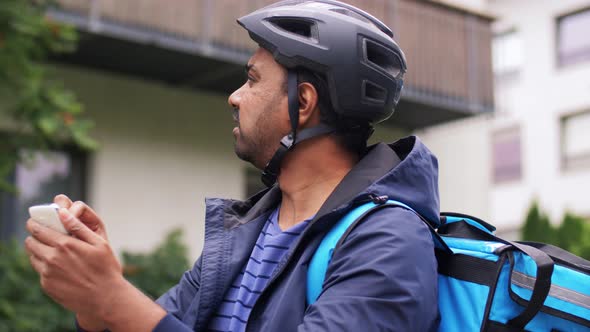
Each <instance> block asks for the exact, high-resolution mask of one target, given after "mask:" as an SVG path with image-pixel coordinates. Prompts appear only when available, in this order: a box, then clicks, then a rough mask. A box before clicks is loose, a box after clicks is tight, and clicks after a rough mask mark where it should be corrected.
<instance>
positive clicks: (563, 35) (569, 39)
mask: <svg viewBox="0 0 590 332" xmlns="http://www.w3.org/2000/svg"><path fill="white" fill-rule="evenodd" d="M589 31H590V8H586V9H583V10H580V11H577V12H575V13H572V14H568V15H564V16H561V17H559V18H558V19H557V61H558V63H559V65H560V66H566V65H571V64H574V63H579V62H583V61H588V60H590V38H588V32H589Z"/></svg>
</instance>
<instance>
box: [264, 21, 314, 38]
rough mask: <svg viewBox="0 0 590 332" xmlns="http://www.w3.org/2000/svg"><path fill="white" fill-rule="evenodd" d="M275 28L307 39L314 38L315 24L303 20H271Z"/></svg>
mask: <svg viewBox="0 0 590 332" xmlns="http://www.w3.org/2000/svg"><path fill="white" fill-rule="evenodd" d="M270 21H271V22H272V23H273V24H274V25H275V26H277V27H279V28H280V29H282V30H285V31H287V32H290V33H293V34H296V35H298V36H301V37H305V38H313V37H314V36H313V35H312V26H313V23H311V22H308V21H303V20H294V19H285V18H274V19H271V20H270Z"/></svg>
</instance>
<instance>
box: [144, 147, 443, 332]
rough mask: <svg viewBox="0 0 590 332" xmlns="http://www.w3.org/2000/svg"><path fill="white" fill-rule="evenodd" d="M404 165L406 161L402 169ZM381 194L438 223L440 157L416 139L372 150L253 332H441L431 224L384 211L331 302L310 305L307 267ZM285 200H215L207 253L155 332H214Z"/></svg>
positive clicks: (335, 275)
mask: <svg viewBox="0 0 590 332" xmlns="http://www.w3.org/2000/svg"><path fill="white" fill-rule="evenodd" d="M394 151H395V152H394ZM397 156H399V158H400V159H401V162H400V163H399V164H398V165H397V166H395V167H393V165H395V164H396V159H397ZM398 161H399V159H398ZM392 167H393V168H392ZM372 195H379V196H382V195H386V196H388V197H389V198H391V199H395V200H398V201H402V202H405V203H406V204H408V205H410V206H411V207H413V208H414V209H415V210H416V211H418V212H419V213H420V214H422V215H423V216H424V217H425V218H427V219H428V220H433V221H438V218H439V217H438V215H439V199H438V166H437V160H436V158H435V157H434V156H433V155H432V154H431V153H430V151H428V149H427V148H426V147H425V146H424V145H423V144H422V143H421V142H420V141H419V140H418V139H417V138H416V137H408V138H405V139H402V140H400V141H397V142H395V143H393V144H391V145H387V144H383V143H380V144H377V145H375V146H373V147H371V149H370V151H369V152H368V153H367V155H366V156H365V157H364V158H363V159H362V160H361V161H360V162H359V163H358V164H357V165H356V166H355V167H354V168H353V169H352V170H351V171H350V172H349V174H348V175H346V177H345V178H344V179H343V180H342V182H341V183H340V184H339V185H338V186H337V188H336V189H335V190H334V192H333V193H332V194H331V195H330V197H329V198H328V199H327V200H326V202H325V203H324V204H323V206H322V207H321V208H320V210H319V211H318V213H317V215H316V216H315V218H314V220H313V221H312V222H311V224H310V225H309V226H308V227H307V228H306V230H305V231H304V232H303V233H302V234H301V236H300V238H299V239H298V241H297V242H296V243H295V244H294V245H293V248H292V249H291V250H290V251H289V253H287V254H286V255H285V257H284V258H283V259H282V260H281V262H280V263H279V264H278V266H277V269H276V270H275V272H274V273H273V275H272V276H271V279H270V281H269V283H268V285H267V287H266V289H265V290H264V291H263V292H262V294H261V295H260V298H259V299H258V301H257V302H256V303H255V305H254V308H253V309H252V312H251V315H250V318H249V320H248V325H247V331H281V332H288V331H300V332H302V331H363V332H369V331H406V332H407V331H420V332H422V331H436V328H437V326H438V321H439V314H438V306H437V302H438V301H437V264H436V259H435V256H434V247H433V243H432V238H431V235H430V233H429V230H428V228H427V227H426V226H425V225H424V223H423V222H422V221H421V220H420V219H419V218H418V217H417V216H416V215H415V214H413V213H412V212H409V211H408V210H405V209H403V208H397V207H396V208H387V209H382V210H379V211H378V212H376V213H374V214H372V215H370V216H369V217H367V218H365V220H364V221H363V222H361V223H359V224H358V225H357V226H356V227H355V228H354V229H353V230H352V231H351V232H350V233H349V235H348V236H347V238H346V240H345V241H344V242H343V243H342V245H341V246H340V247H339V248H338V249H337V250H336V251H335V252H334V255H333V257H332V261H331V263H330V266H329V267H328V271H327V273H326V279H325V283H324V287H323V291H322V294H321V295H320V297H319V298H318V300H317V301H316V302H315V303H314V304H312V305H310V306H306V302H305V294H306V278H307V266H308V263H309V261H310V259H311V257H312V255H313V253H314V252H315V250H316V248H317V246H318V245H319V243H320V241H321V239H322V237H323V236H324V235H325V233H326V232H327V231H328V230H329V229H330V228H331V226H332V225H333V224H334V223H335V222H337V221H338V220H340V218H341V217H342V216H343V215H345V214H346V212H347V211H349V210H350V209H351V208H352V207H353V206H357V205H359V204H362V203H364V202H367V201H368V200H369V199H371V197H372ZM280 197H281V194H280V191H279V189H278V188H277V187H276V186H275V187H273V188H271V189H270V190H267V191H264V192H261V193H259V194H257V195H255V196H253V197H252V198H250V199H249V200H247V201H244V202H242V201H236V200H225V199H207V208H206V224H205V245H204V249H203V253H202V255H201V257H200V258H199V259H198V260H197V262H196V263H195V265H194V267H193V268H192V270H190V271H187V272H185V274H184V275H183V277H182V279H181V280H180V282H179V283H178V285H176V286H175V287H173V288H172V289H170V290H169V291H168V292H167V293H166V294H164V295H163V296H162V297H160V298H159V299H158V300H157V303H158V304H160V305H161V306H162V307H163V308H164V309H165V310H166V311H167V312H168V315H167V316H166V317H165V318H164V319H162V321H160V323H159V324H158V326H157V327H156V328H155V329H154V331H156V332H164V331H175V332H182V331H193V330H194V331H206V330H207V326H208V324H209V321H210V319H211V317H212V315H213V314H214V313H215V312H216V309H217V308H218V306H219V305H220V303H221V301H222V299H223V296H224V294H225V292H226V290H227V289H228V288H229V286H230V285H231V283H232V281H233V280H234V278H235V277H236V275H237V274H238V273H239V272H240V270H241V269H242V268H243V267H244V265H245V264H246V261H247V260H248V258H249V256H250V253H251V252H252V248H253V246H254V243H255V241H256V238H257V236H258V234H259V232H260V230H261V228H262V226H263V224H264V222H265V221H266V219H267V217H268V215H269V214H270V213H271V212H272V211H273V209H275V208H276V206H277V204H278V202H279V200H280Z"/></svg>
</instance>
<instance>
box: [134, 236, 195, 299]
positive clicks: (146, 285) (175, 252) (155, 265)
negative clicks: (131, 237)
mask: <svg viewBox="0 0 590 332" xmlns="http://www.w3.org/2000/svg"><path fill="white" fill-rule="evenodd" d="M181 236H182V232H181V231H180V230H175V231H173V232H171V233H170V234H168V236H166V239H165V240H164V243H162V244H161V245H160V246H159V247H157V248H156V249H155V250H154V251H153V252H151V253H149V254H132V253H128V252H123V262H124V263H125V271H124V272H125V277H126V278H127V280H129V281H130V282H131V283H133V284H134V285H135V286H137V287H138V288H139V289H141V290H142V291H143V292H144V293H146V294H147V295H149V296H151V297H152V298H157V297H159V296H160V295H162V294H163V293H165V292H166V291H167V290H168V289H170V287H172V286H174V285H175V284H177V283H178V280H179V279H180V276H181V275H182V273H183V272H184V271H186V269H187V268H188V267H189V262H188V259H187V258H186V256H187V248H186V246H185V245H184V244H182V242H181V240H180V239H181Z"/></svg>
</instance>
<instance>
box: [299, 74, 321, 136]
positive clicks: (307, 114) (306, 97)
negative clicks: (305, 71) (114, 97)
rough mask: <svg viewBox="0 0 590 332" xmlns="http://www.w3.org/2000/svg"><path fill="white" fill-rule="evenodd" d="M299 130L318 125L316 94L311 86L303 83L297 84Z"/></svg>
mask: <svg viewBox="0 0 590 332" xmlns="http://www.w3.org/2000/svg"><path fill="white" fill-rule="evenodd" d="M298 90H299V91H298V96H299V128H306V127H311V126H315V125H317V124H319V123H320V108H319V106H318V98H319V96H318V92H317V90H316V89H315V87H314V86H313V84H311V83H308V82H304V83H301V84H299V89H298Z"/></svg>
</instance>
